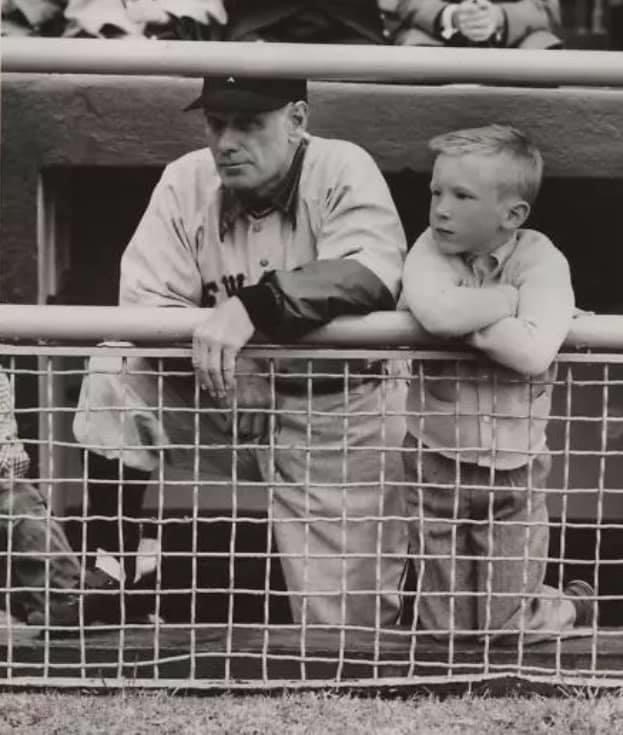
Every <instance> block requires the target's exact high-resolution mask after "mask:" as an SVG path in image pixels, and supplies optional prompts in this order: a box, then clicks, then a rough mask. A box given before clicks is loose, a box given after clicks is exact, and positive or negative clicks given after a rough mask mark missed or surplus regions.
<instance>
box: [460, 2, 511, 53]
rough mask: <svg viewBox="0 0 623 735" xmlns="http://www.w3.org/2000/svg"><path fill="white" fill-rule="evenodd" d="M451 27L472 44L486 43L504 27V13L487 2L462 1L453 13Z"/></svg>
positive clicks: (497, 6) (498, 7)
mask: <svg viewBox="0 0 623 735" xmlns="http://www.w3.org/2000/svg"><path fill="white" fill-rule="evenodd" d="M453 25H454V26H455V27H456V28H457V30H458V31H459V32H460V33H461V34H462V35H463V36H465V38H467V39H469V40H470V41H473V42H474V43H482V42H484V41H488V40H489V39H490V38H491V36H493V35H494V34H495V33H497V32H498V31H500V30H502V28H503V27H504V11H503V10H502V8H501V7H500V6H499V5H495V4H494V3H491V2H489V0H463V2H462V3H460V4H459V5H458V7H457V9H456V11H455V13H454V17H453Z"/></svg>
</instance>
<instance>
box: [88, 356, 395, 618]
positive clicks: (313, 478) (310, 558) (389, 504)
mask: <svg viewBox="0 0 623 735" xmlns="http://www.w3.org/2000/svg"><path fill="white" fill-rule="evenodd" d="M187 369H188V367H186V370H187ZM404 401H405V386H404V385H399V384H397V383H396V382H394V381H387V382H386V383H381V382H380V381H378V380H368V381H365V382H363V381H361V382H359V383H358V384H354V385H353V386H352V388H351V389H350V390H349V392H348V404H347V405H346V398H345V394H344V392H343V391H341V390H337V391H333V392H325V393H323V394H318V395H316V394H314V395H313V397H312V398H311V399H309V398H308V396H307V395H300V394H299V395H287V394H284V393H277V394H276V399H275V408H276V413H275V420H274V424H273V427H272V428H273V431H272V432H269V433H268V434H269V436H268V438H266V437H265V438H263V439H262V440H260V441H258V442H255V443H249V442H248V441H247V443H246V444H243V443H242V441H240V440H239V441H238V442H237V446H234V444H233V442H232V436H231V434H230V433H228V432H226V431H225V430H224V427H223V415H222V412H221V410H219V409H218V408H217V407H215V405H214V404H213V403H211V402H210V400H209V399H208V398H207V395H205V394H200V393H199V391H198V389H197V388H196V386H195V381H194V379H191V378H189V377H187V376H186V377H173V376H168V377H166V378H162V379H159V378H158V377H157V375H156V374H155V372H154V370H153V367H152V366H151V365H150V363H148V362H147V361H146V360H144V359H140V358H131V359H128V360H127V361H125V363H124V365H123V366H122V365H121V362H120V361H119V360H116V359H110V358H94V359H93V360H92V361H91V365H90V372H89V375H88V377H87V378H85V381H84V382H83V386H82V390H81V396H80V403H79V410H78V412H77V414H76V419H75V422H74V433H75V436H76V439H77V440H78V441H79V442H80V443H81V444H82V445H83V446H85V447H87V448H88V449H90V450H91V451H94V452H96V453H99V454H102V455H103V456H105V457H108V458H121V461H122V462H123V463H124V464H125V465H128V466H130V467H133V468H135V469H141V470H146V471H152V470H154V469H155V468H156V466H157V465H158V462H159V456H160V453H159V449H158V447H166V448H165V449H164V450H163V453H164V456H165V458H166V460H167V462H170V463H174V464H175V463H176V464H186V465H187V466H188V467H189V469H190V468H192V465H193V460H194V457H195V453H194V451H193V447H197V446H199V445H200V450H199V452H198V453H199V463H200V473H201V478H202V480H204V479H206V478H209V479H215V480H218V479H221V480H223V481H227V482H229V483H230V484H231V487H232V489H233V490H234V491H235V489H236V486H237V485H238V484H242V483H248V482H259V483H262V485H261V486H260V487H258V492H269V493H270V494H269V498H270V501H271V502H270V503H269V518H270V520H271V523H272V528H273V531H274V536H275V540H276V542H277V546H278V550H279V554H280V557H281V564H282V567H283V571H284V575H285V579H286V583H287V587H288V591H289V593H290V604H291V608H292V613H293V617H294V619H295V620H296V621H297V622H300V621H304V622H307V623H320V624H331V625H339V624H358V625H366V626H367V625H370V626H372V625H379V624H380V625H391V624H393V623H395V622H396V619H397V616H398V613H399V588H400V584H401V579H402V573H403V568H404V555H405V554H406V551H407V529H406V524H405V523H404V520H401V519H400V518H388V516H392V517H395V516H398V517H402V518H403V519H404V512H405V507H404V495H403V489H402V487H400V485H399V483H400V482H401V481H402V479H403V477H404V475H403V469H402V462H401V459H400V450H401V446H402V440H403V437H404V432H405V425H404V419H403V417H402V416H382V415H381V414H382V413H383V411H382V404H383V403H384V404H385V411H386V412H387V413H391V412H402V411H403V410H404ZM196 416H197V418H196ZM196 431H198V436H197V437H196ZM196 441H197V443H196ZM180 445H185V447H186V448H182V447H181V446H180ZM389 448H393V449H394V451H393V452H392V451H389ZM394 483H398V484H394ZM207 491H208V492H209V486H208V490H207ZM267 551H270V550H269V549H267ZM389 555H391V556H389Z"/></svg>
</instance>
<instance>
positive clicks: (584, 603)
mask: <svg viewBox="0 0 623 735" xmlns="http://www.w3.org/2000/svg"><path fill="white" fill-rule="evenodd" d="M562 594H563V595H564V596H565V597H568V598H569V599H570V600H571V602H572V603H573V607H575V623H574V626H575V627H576V628H581V627H586V626H592V625H593V623H594V622H595V618H596V612H595V601H594V599H591V598H594V597H595V590H594V589H593V587H592V586H591V585H590V584H589V583H588V582H585V581H584V580H583V579H573V580H571V582H567V584H566V585H565V587H564V589H563V591H562Z"/></svg>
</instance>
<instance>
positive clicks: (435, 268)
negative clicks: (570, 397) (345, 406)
mask: <svg viewBox="0 0 623 735" xmlns="http://www.w3.org/2000/svg"><path fill="white" fill-rule="evenodd" d="M409 261H410V262H409V264H408V265H409V267H410V269H411V271H412V272H414V271H415V272H416V273H418V274H419V276H418V277H422V278H426V279H427V281H428V286H429V287H430V288H431V290H432V289H435V288H438V290H439V291H440V292H441V291H443V290H444V288H447V287H448V286H449V285H450V284H452V285H454V286H465V287H471V288H487V287H488V286H495V285H498V284H510V285H512V286H514V287H516V288H517V289H518V292H519V302H518V303H519V306H518V309H517V315H516V317H515V318H514V319H515V320H518V321H519V322H520V323H521V327H522V329H521V331H520V332H519V333H520V334H521V339H523V340H524V342H525V349H527V350H531V351H536V352H537V353H538V351H539V350H545V349H550V350H551V347H552V346H551V344H550V345H548V337H549V336H551V340H555V341H556V344H555V345H554V348H555V349H556V350H557V349H558V348H559V347H560V336H559V335H561V334H566V333H567V332H568V329H569V327H570V325H571V319H572V315H573V308H574V297H573V290H572V286H571V278H570V273H569V266H568V263H567V261H566V259H565V257H564V256H563V255H562V253H561V252H560V251H559V250H558V249H557V248H556V247H555V246H554V245H553V244H552V243H551V242H550V241H549V240H548V239H547V238H546V237H545V236H544V235H542V234H541V233H539V232H536V231H534V230H519V231H518V232H517V235H516V237H514V238H513V239H512V240H510V241H509V242H507V243H505V244H504V245H502V246H501V247H500V248H498V249H497V250H496V251H494V252H493V253H490V254H488V255H480V256H478V257H471V258H470V257H467V258H466V257H462V256H456V255H444V254H443V253H442V252H441V251H440V250H439V248H438V247H437V246H436V244H435V243H434V241H433V238H432V235H431V233H430V230H427V231H426V232H425V233H424V234H423V235H422V236H421V237H420V238H419V240H418V242H417V243H416V244H415V245H414V247H413V250H412V252H411V253H410V255H409ZM419 264H420V265H421V271H418V265H419ZM414 315H415V317H416V318H417V313H416V312H414ZM467 316H468V315H466V317H467ZM466 333H467V330H466ZM535 356H536V357H538V354H537V355H535ZM555 375H556V366H555V364H551V365H550V366H549V367H548V369H546V370H545V372H543V373H542V374H541V375H539V376H536V377H532V378H527V377H525V376H524V375H521V374H519V373H518V372H515V371H514V370H511V369H509V368H507V367H503V366H501V365H499V364H497V363H495V362H493V361H492V360H490V359H488V358H486V357H484V356H477V357H476V360H474V361H446V360H444V361H435V362H430V361H424V362H423V363H422V368H421V369H420V370H419V371H418V370H416V371H415V374H414V376H413V380H412V382H411V387H410V391H409V397H408V403H407V406H408V411H409V415H408V417H407V424H408V429H409V432H410V433H411V434H412V435H413V436H415V437H418V438H420V439H421V440H422V442H423V443H424V444H425V445H427V446H429V447H431V448H433V449H435V450H437V451H439V453H440V454H443V455H444V456H447V457H450V458H455V457H456V456H457V453H458V454H459V458H460V460H461V461H463V462H469V463H473V464H478V465H483V466H491V465H493V466H495V467H497V468H499V469H512V468H516V467H520V466H522V465H524V464H526V463H527V462H528V459H529V456H530V455H531V454H534V453H538V452H541V451H543V450H544V449H545V448H546V436H545V429H546V425H547V419H548V416H549V412H550V407H551V394H552V388H553V382H552V381H553V380H554V378H555Z"/></svg>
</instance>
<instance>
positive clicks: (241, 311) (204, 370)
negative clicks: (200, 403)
mask: <svg viewBox="0 0 623 735" xmlns="http://www.w3.org/2000/svg"><path fill="white" fill-rule="evenodd" d="M254 331H255V328H254V326H253V323H252V321H251V319H250V318H249V315H248V313H247V310H246V309H245V308H244V306H243V305H242V302H241V301H240V299H239V298H237V297H236V296H233V297H232V298H231V299H228V300H227V301H225V302H224V303H222V304H220V305H219V306H217V307H215V308H214V309H212V311H211V312H210V314H209V315H207V316H206V318H205V321H204V322H202V323H201V324H200V325H199V326H198V327H197V328H196V329H195V331H194V333H193V352H192V363H193V367H194V368H195V372H196V373H197V378H198V380H199V385H200V386H201V388H203V389H204V390H207V391H208V394H209V395H210V397H211V398H213V399H215V400H217V401H223V400H224V399H227V398H228V396H230V395H231V392H232V391H233V390H234V387H235V370H236V357H237V355H238V353H239V352H240V350H241V348H242V347H244V345H246V343H247V342H248V341H249V340H250V339H251V337H252V335H253V332H254ZM230 405H231V404H230Z"/></svg>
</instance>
